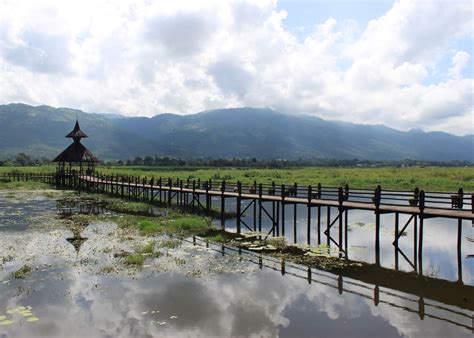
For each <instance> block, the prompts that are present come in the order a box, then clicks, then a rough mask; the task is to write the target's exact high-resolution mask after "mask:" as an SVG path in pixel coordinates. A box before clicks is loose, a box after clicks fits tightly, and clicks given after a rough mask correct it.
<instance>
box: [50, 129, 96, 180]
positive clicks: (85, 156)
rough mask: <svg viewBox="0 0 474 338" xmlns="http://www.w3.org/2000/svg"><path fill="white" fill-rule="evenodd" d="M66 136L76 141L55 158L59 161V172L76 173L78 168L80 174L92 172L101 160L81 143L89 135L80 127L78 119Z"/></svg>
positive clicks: (55, 160)
mask: <svg viewBox="0 0 474 338" xmlns="http://www.w3.org/2000/svg"><path fill="white" fill-rule="evenodd" d="M66 137H68V138H72V139H73V141H74V142H73V143H72V144H71V145H70V146H69V147H67V148H66V149H65V150H64V151H63V152H62V153H61V154H59V155H58V156H57V157H56V158H55V159H54V160H53V162H57V163H58V169H57V170H58V173H61V174H65V173H66V172H69V173H74V172H76V170H78V171H79V173H80V174H82V173H84V172H85V173H86V174H91V173H92V172H93V171H94V169H95V165H96V163H98V162H99V160H98V159H97V157H95V156H94V154H92V152H91V151H90V150H89V149H87V148H86V147H85V146H84V145H83V144H82V143H81V138H86V137H88V136H87V135H86V133H84V132H83V131H82V130H81V128H80V127H79V121H78V120H76V125H75V126H74V129H73V130H72V131H71V132H70V133H69V134H67V135H66Z"/></svg>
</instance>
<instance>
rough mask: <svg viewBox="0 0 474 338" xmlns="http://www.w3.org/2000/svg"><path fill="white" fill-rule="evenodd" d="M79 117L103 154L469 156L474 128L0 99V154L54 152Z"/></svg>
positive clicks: (470, 158) (97, 151) (49, 154)
mask: <svg viewBox="0 0 474 338" xmlns="http://www.w3.org/2000/svg"><path fill="white" fill-rule="evenodd" d="M76 118H77V119H78V120H79V122H80V125H81V129H82V130H83V131H84V132H85V133H86V134H88V135H89V138H88V139H85V140H84V141H83V143H84V144H85V145H86V146H87V147H88V148H89V149H90V150H91V151H92V152H93V153H94V154H95V155H96V156H97V157H99V158H101V159H108V160H109V159H129V158H132V157H135V156H144V155H151V156H169V157H181V158H197V157H212V158H217V157H219V158H231V157H240V158H243V157H256V158H265V159H288V160H296V159H353V158H358V159H366V160H402V159H417V160H436V161H450V160H462V161H474V151H473V150H474V135H467V136H455V135H451V134H448V133H445V132H424V131H422V130H410V131H408V132H404V131H399V130H396V129H393V128H389V127H386V126H384V125H362V124H354V123H346V122H338V121H329V120H324V119H321V118H318V117H314V116H308V115H286V114H281V113H278V112H276V111H273V110H271V109H261V108H233V109H217V110H210V111H204V112H200V113H196V114H190V115H184V116H182V115H175V114H160V115H156V116H154V117H151V118H148V117H121V116H117V115H107V114H94V113H85V112H83V111H80V110H76V109H70V108H53V107H49V106H37V107H34V106H30V105H26V104H20V103H15V104H7V105H0V159H2V158H8V157H12V156H13V155H14V154H17V153H20V152H24V153H26V154H28V155H33V156H35V157H48V158H53V157H54V156H56V155H57V154H58V153H59V152H60V151H61V150H63V149H64V148H65V147H66V146H67V145H68V144H69V143H70V140H69V139H66V138H64V136H65V135H66V134H67V133H68V132H69V131H71V130H72V128H73V126H74V122H75V121H76Z"/></svg>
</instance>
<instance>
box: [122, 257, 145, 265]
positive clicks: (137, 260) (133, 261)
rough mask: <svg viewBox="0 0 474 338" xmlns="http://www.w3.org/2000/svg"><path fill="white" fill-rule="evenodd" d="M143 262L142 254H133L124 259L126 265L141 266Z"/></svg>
mask: <svg viewBox="0 0 474 338" xmlns="http://www.w3.org/2000/svg"><path fill="white" fill-rule="evenodd" d="M144 262H145V256H143V255H142V254H133V255H129V256H126V257H125V258H124V263H125V264H126V265H136V266H142V265H143V263H144Z"/></svg>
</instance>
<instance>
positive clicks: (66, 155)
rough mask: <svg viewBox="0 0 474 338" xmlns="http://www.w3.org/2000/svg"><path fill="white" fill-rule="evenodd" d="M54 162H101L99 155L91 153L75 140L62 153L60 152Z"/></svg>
mask: <svg viewBox="0 0 474 338" xmlns="http://www.w3.org/2000/svg"><path fill="white" fill-rule="evenodd" d="M53 162H77V163H79V162H99V160H98V159H97V157H95V156H94V154H92V153H91V151H90V150H89V149H87V148H86V147H85V146H84V145H83V144H82V143H80V142H73V143H72V144H71V145H70V146H69V147H67V148H66V149H65V150H64V151H63V152H62V153H61V154H59V155H58V156H57V157H56V158H55V159H54V160H53Z"/></svg>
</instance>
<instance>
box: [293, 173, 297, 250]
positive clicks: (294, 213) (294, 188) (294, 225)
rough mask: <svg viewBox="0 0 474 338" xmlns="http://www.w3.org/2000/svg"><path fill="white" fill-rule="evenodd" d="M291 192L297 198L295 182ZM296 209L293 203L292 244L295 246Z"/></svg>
mask: <svg viewBox="0 0 474 338" xmlns="http://www.w3.org/2000/svg"><path fill="white" fill-rule="evenodd" d="M293 190H294V195H295V197H297V196H298V185H297V184H296V182H295V184H294V186H293ZM296 208H297V204H296V202H295V203H293V242H294V243H295V244H296V242H297V241H298V240H297V238H296V235H297V229H296V228H297V219H296V213H297V210H296Z"/></svg>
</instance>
